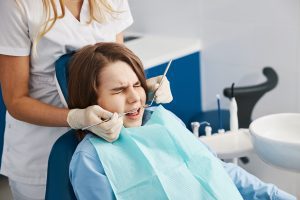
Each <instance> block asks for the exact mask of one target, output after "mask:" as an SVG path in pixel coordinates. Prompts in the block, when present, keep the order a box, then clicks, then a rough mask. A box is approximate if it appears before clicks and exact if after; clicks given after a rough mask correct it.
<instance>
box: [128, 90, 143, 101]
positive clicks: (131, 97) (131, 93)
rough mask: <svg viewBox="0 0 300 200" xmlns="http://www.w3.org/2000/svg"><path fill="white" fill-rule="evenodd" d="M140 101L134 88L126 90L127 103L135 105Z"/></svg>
mask: <svg viewBox="0 0 300 200" xmlns="http://www.w3.org/2000/svg"><path fill="white" fill-rule="evenodd" d="M140 99H141V97H140V95H139V93H138V91H137V90H136V89H135V88H134V87H129V88H128V95H127V100H128V102H129V103H135V102H136V101H139V100H140Z"/></svg>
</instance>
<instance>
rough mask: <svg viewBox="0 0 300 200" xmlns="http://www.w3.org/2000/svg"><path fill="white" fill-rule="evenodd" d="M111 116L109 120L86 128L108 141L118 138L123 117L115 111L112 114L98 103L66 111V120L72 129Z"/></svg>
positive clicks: (98, 121) (80, 127)
mask: <svg viewBox="0 0 300 200" xmlns="http://www.w3.org/2000/svg"><path fill="white" fill-rule="evenodd" d="M108 118H111V119H110V120H109V121H107V122H104V123H101V124H99V125H96V126H93V127H91V128H89V129H88V130H90V131H92V132H93V133H95V134H96V135H98V136H99V137H102V138H103V139H105V140H106V141H108V142H113V141H115V140H117V139H118V138H119V134H120V131H121V128H122V125H123V118H122V117H120V118H119V116H118V114H117V113H114V114H112V113H111V112H108V111H106V110H104V109H103V108H101V107H100V106H98V105H93V106H89V107H87V108H85V109H72V110H70V111H69V113H68V117H67V122H68V124H69V125H70V127H71V128H73V129H82V128H84V127H87V126H89V125H92V124H96V123H100V122H101V121H103V120H102V119H108Z"/></svg>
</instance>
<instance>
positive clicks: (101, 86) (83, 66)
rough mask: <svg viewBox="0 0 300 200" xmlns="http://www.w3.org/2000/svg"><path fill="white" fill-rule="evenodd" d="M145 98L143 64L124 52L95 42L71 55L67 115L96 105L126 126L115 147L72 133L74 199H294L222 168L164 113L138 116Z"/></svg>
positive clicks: (239, 171)
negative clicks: (74, 141) (76, 142)
mask: <svg viewBox="0 0 300 200" xmlns="http://www.w3.org/2000/svg"><path fill="white" fill-rule="evenodd" d="M146 93H147V86H146V83H145V76H144V71H143V66H142V63H141V61H140V60H139V59H138V57H137V56H136V55H134V54H133V53H132V52H131V51H130V50H128V49H127V48H126V47H124V46H123V45H120V44H114V43H99V44H96V45H91V46H87V47H84V48H83V49H81V50H80V51H78V52H77V53H76V54H75V55H74V57H73V59H72V61H71V63H70V71H69V106H70V108H72V107H79V108H85V107H87V106H91V105H100V106H101V107H102V108H104V109H106V110H109V111H110V112H112V113H115V114H114V115H113V116H112V117H113V118H116V119H118V118H119V119H120V118H123V125H124V127H126V128H122V129H121V130H118V131H121V134H120V138H119V139H118V140H116V141H115V142H114V143H107V142H106V141H104V140H102V139H101V138H98V137H97V136H95V135H94V134H93V133H91V132H80V133H79V136H80V138H81V139H82V138H83V139H82V141H81V143H80V144H79V145H78V147H77V149H76V151H75V153H74V155H73V158H72V161H71V163H70V180H71V183H72V185H73V188H74V191H75V194H76V196H77V198H78V199H86V200H89V199H105V200H109V199H116V198H117V199H130V200H134V199H235V200H236V199H242V198H243V199H249V200H250V199H281V200H287V199H295V197H293V196H291V195H289V194H287V193H285V192H283V191H281V190H279V189H278V188H277V187H275V186H274V185H271V184H265V183H263V182H262V181H260V180H259V179H257V178H256V177H254V176H252V175H251V174H249V173H247V172H246V171H244V170H243V169H241V168H239V167H237V166H235V165H233V164H229V163H222V162H221V161H220V160H218V159H217V158H216V157H215V156H214V155H213V154H212V153H211V152H209V151H208V149H207V148H206V147H205V146H204V145H203V144H201V142H200V141H199V140H196V139H195V138H194V137H193V135H192V134H189V131H188V130H187V129H186V128H185V127H184V126H183V125H182V124H181V123H180V121H179V119H178V118H176V117H175V116H174V115H173V114H171V113H170V112H169V111H166V110H165V109H163V108H162V107H158V108H156V109H154V110H152V111H150V110H148V109H144V105H145V104H146V102H147V97H146ZM124 113H127V114H124Z"/></svg>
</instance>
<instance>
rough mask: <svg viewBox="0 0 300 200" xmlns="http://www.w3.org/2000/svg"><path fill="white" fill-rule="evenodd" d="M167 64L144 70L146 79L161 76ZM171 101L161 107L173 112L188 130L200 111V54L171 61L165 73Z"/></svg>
mask: <svg viewBox="0 0 300 200" xmlns="http://www.w3.org/2000/svg"><path fill="white" fill-rule="evenodd" d="M166 66H167V63H163V64H161V65H158V66H154V67H151V68H149V69H147V70H146V76H147V78H150V77H153V76H158V75H162V74H163V72H164V70H165V68H166ZM167 77H168V79H169V81H170V86H171V90H172V94H173V101H172V102H171V103H169V104H165V105H163V106H164V107H165V108H167V109H169V110H171V111H172V112H174V113H175V114H176V115H177V116H178V117H179V118H180V119H182V121H183V122H184V123H185V124H186V125H187V127H188V128H190V125H189V123H190V120H191V118H192V117H193V116H194V115H195V114H198V113H199V112H200V111H201V110H202V105H201V79H200V77H201V74H200V52H195V53H193V54H189V55H187V56H184V57H181V58H178V59H176V60H173V62H172V64H171V66H170V69H169V71H168V73H167Z"/></svg>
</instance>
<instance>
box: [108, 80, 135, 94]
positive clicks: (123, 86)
mask: <svg viewBox="0 0 300 200" xmlns="http://www.w3.org/2000/svg"><path fill="white" fill-rule="evenodd" d="M139 83H140V81H139V80H137V81H136V82H135V83H134V84H133V85H136V84H139ZM127 87H128V85H122V86H119V87H115V88H112V89H110V90H111V91H119V90H123V89H125V88H127Z"/></svg>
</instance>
